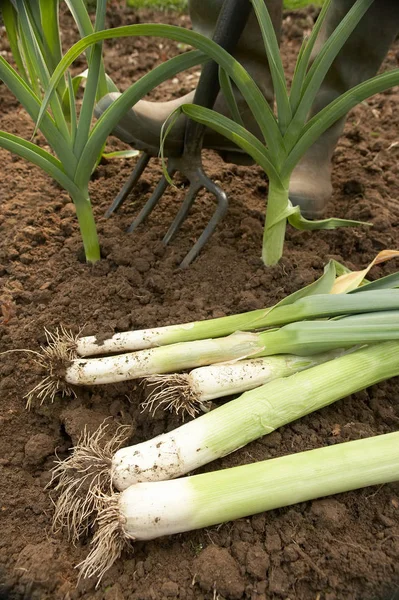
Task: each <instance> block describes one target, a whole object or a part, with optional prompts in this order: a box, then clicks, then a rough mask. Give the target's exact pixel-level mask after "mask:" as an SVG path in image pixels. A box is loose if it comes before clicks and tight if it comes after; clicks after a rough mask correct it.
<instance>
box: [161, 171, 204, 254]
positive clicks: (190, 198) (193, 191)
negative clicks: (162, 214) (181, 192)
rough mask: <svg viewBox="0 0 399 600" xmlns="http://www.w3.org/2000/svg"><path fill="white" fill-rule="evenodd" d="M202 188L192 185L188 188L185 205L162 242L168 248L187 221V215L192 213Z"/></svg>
mask: <svg viewBox="0 0 399 600" xmlns="http://www.w3.org/2000/svg"><path fill="white" fill-rule="evenodd" d="M201 187H202V186H201V185H198V184H196V183H194V184H193V183H192V184H191V185H190V187H189V188H188V192H187V194H186V197H185V198H184V201H183V204H182V205H181V207H180V209H179V212H178V213H177V215H176V217H175V218H174V221H173V223H172V225H171V226H170V227H169V229H168V231H167V232H166V234H165V237H164V238H163V240H162V242H163V243H164V244H165V246H167V245H168V244H169V242H170V241H171V240H172V239H173V238H174V237H175V235H176V233H177V232H178V231H179V229H180V227H181V226H182V224H183V222H184V221H185V220H186V218H187V215H188V213H189V211H190V208H191V206H192V204H193V202H194V200H195V198H196V196H197V194H198V192H199V190H200V189H201Z"/></svg>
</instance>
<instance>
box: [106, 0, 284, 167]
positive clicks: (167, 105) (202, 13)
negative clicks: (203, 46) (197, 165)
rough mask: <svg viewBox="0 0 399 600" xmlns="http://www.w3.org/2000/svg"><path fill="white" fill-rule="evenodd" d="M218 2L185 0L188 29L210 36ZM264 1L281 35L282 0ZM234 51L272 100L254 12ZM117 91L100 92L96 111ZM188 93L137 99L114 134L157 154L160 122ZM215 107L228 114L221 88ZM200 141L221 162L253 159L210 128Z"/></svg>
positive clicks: (171, 147)
mask: <svg viewBox="0 0 399 600" xmlns="http://www.w3.org/2000/svg"><path fill="white" fill-rule="evenodd" d="M222 3H223V0H190V1H189V12H190V17H191V21H192V25H193V29H194V30H195V31H198V32H200V33H202V34H203V35H205V36H207V37H209V38H211V37H212V35H213V31H214V27H215V24H216V21H217V18H218V14H219V11H220V8H221V6H222ZM266 5H267V7H268V10H269V13H270V16H271V19H272V22H273V25H274V28H275V31H276V34H277V36H278V39H280V30H281V18H282V0H266ZM234 55H235V58H236V59H237V60H238V61H239V62H241V63H242V64H243V66H244V67H245V69H246V70H247V71H248V72H249V73H250V74H251V76H252V77H253V79H254V80H255V81H256V82H257V84H258V86H259V87H260V89H261V91H262V93H263V94H264V96H265V97H266V98H267V100H268V101H269V102H270V104H272V103H273V86H272V81H271V77H270V72H269V68H268V63H267V58H266V54H265V50H264V44H263V41H262V36H261V33H260V30H259V27H258V23H257V20H256V16H255V13H254V12H252V13H251V15H250V17H249V20H248V23H247V25H246V27H245V29H244V32H243V34H242V35H241V38H240V40H239V42H238V45H237V48H236V52H235V53H234ZM235 93H236V101H237V105H238V108H239V110H240V113H241V116H242V118H243V121H244V124H245V126H246V128H247V129H249V130H250V131H251V132H252V133H254V134H255V135H257V136H260V131H259V128H258V125H257V123H256V122H255V120H254V119H253V117H252V114H251V113H250V111H249V109H248V107H247V105H246V103H245V101H244V99H243V98H242V96H241V94H240V93H239V91H238V90H237V89H236V88H235ZM118 96H119V94H117V93H112V94H107V96H105V97H104V98H102V99H101V101H100V102H99V103H98V105H97V107H96V116H99V115H101V114H102V113H103V112H104V110H105V109H106V108H107V107H108V106H109V105H110V104H111V103H112V102H113V101H114V100H115V99H116V98H118ZM193 97H194V91H193V92H190V93H189V94H186V95H185V96H182V97H181V98H177V99H174V100H171V101H169V102H148V101H146V100H140V101H139V102H138V103H137V104H135V105H134V107H133V108H131V109H130V111H129V112H128V113H126V115H125V116H124V117H123V118H122V119H121V121H120V122H119V123H118V125H117V127H116V128H115V129H114V131H113V134H114V135H116V136H117V137H118V138H119V139H121V140H122V141H124V142H126V143H128V144H130V145H132V146H134V147H135V148H137V149H138V150H144V151H146V152H148V153H149V154H152V155H153V156H157V155H158V153H159V140H160V133H161V128H162V125H163V123H164V122H165V120H166V119H167V117H168V116H169V115H170V114H171V113H172V112H173V111H174V110H175V109H176V108H178V107H179V106H181V105H182V104H187V103H191V102H192V101H193ZM214 110H216V111H217V112H219V113H221V114H224V115H226V116H229V117H230V116H231V115H230V112H229V110H228V108H227V106H226V103H225V101H224V98H223V95H222V94H221V93H219V95H218V97H217V99H216V102H215V105H214ZM185 122H186V117H185V116H184V115H182V116H181V117H180V118H179V119H178V121H177V122H176V124H175V125H174V127H173V129H172V131H171V132H170V134H169V135H168V137H167V139H166V143H165V148H164V151H165V155H166V156H179V155H180V154H181V153H182V151H183V141H184V130H185ZM203 147H204V148H210V149H214V150H217V151H218V152H219V153H220V154H221V155H222V157H223V158H224V160H225V161H226V162H236V163H238V164H252V163H253V161H252V159H251V158H250V157H249V156H248V155H247V154H245V153H244V152H243V151H242V150H241V148H239V147H237V146H235V145H234V144H233V143H232V142H230V141H229V140H227V139H226V138H224V137H223V136H221V135H220V134H218V133H217V132H215V131H213V130H211V129H208V130H207V132H206V135H205V138H204V145H203Z"/></svg>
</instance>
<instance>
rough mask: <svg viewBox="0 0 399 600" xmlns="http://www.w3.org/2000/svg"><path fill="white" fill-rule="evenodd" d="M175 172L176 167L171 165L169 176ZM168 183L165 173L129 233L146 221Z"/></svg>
mask: <svg viewBox="0 0 399 600" xmlns="http://www.w3.org/2000/svg"><path fill="white" fill-rule="evenodd" d="M175 173H176V169H175V168H174V167H170V166H169V167H168V174H169V177H170V178H172V177H173V175H174V174H175ZM168 185H169V182H168V180H167V179H166V177H165V176H164V175H162V177H161V179H160V181H159V183H158V185H157V187H156V188H155V190H154V191H153V193H152V195H151V196H150V198H149V199H148V200H147V202H146V203H145V204H144V206H143V208H142V209H141V211H140V212H139V214H138V215H137V217H136V218H135V220H134V221H133V223H132V224H131V225H130V227H129V229H128V232H129V233H131V232H132V231H134V230H135V229H137V227H138V226H139V225H141V223H143V221H145V219H146V218H147V217H148V215H149V214H150V213H151V212H152V211H153V210H154V208H155V207H156V205H157V204H158V202H159V200H160V198H161V196H162V195H163V193H164V192H165V190H166V188H167V187H168Z"/></svg>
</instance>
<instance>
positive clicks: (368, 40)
mask: <svg viewBox="0 0 399 600" xmlns="http://www.w3.org/2000/svg"><path fill="white" fill-rule="evenodd" d="M353 4H354V0H333V2H332V5H331V7H330V10H329V12H328V14H327V17H326V20H325V22H324V24H323V26H322V30H321V32H320V35H319V38H318V40H317V42H316V45H315V46H316V47H315V52H314V56H316V54H317V53H318V52H319V50H320V48H321V46H322V45H323V43H324V42H325V40H326V39H327V38H328V37H329V36H330V35H331V33H332V32H333V31H334V29H335V28H336V27H337V25H338V24H339V22H340V21H341V20H342V19H343V17H344V16H345V14H346V13H347V12H348V10H349V9H350V8H351V6H353ZM398 31H399V1H398V0H376V1H375V2H374V3H373V4H372V5H371V7H370V8H369V9H368V11H367V12H366V14H365V15H364V16H363V18H362V20H361V21H360V23H359V24H358V26H357V27H356V29H355V30H354V32H353V33H352V35H351V36H350V38H349V39H348V41H347V42H346V44H345V45H344V47H343V48H342V50H341V52H340V53H339V54H338V56H337V58H336V59H335V61H334V63H333V64H332V66H331V68H330V70H329V72H328V73H327V75H326V78H325V80H324V82H323V84H322V86H321V88H320V90H319V92H318V94H317V96H316V99H315V102H314V104H313V107H312V110H311V113H310V117H312V116H313V115H315V114H316V113H318V112H319V111H320V110H321V109H322V108H324V107H325V106H327V104H329V103H330V102H332V101H333V100H334V99H335V98H336V97H337V96H340V95H341V94H342V93H343V92H345V91H346V90H348V89H350V88H352V87H353V86H355V85H357V84H359V83H361V82H362V81H365V80H366V79H369V78H370V77H373V76H374V75H375V74H376V73H377V71H378V69H379V67H380V66H381V63H382V61H383V60H384V58H385V56H386V54H387V52H388V50H389V47H390V45H391V43H392V42H393V40H394V39H395V36H396V35H397V33H398ZM345 120H346V117H344V118H342V119H340V120H339V121H337V122H336V123H335V124H334V125H332V127H330V128H329V129H328V130H327V131H326V132H325V133H324V134H323V135H321V136H320V138H319V139H318V140H317V142H315V144H314V145H313V146H312V147H311V148H310V149H309V150H308V151H307V153H306V154H305V156H304V157H303V158H302V160H301V161H300V163H299V164H298V166H297V167H296V168H295V170H294V172H293V174H292V176H291V181H290V200H291V202H292V203H293V204H294V205H299V206H300V207H301V211H302V214H303V215H304V216H305V217H308V218H318V217H320V216H322V215H323V212H324V209H325V206H326V203H327V201H328V200H329V199H330V197H331V194H332V185H331V159H332V155H333V152H334V149H335V146H336V144H337V141H338V139H339V137H340V135H341V134H342V131H343V129H344V125H345Z"/></svg>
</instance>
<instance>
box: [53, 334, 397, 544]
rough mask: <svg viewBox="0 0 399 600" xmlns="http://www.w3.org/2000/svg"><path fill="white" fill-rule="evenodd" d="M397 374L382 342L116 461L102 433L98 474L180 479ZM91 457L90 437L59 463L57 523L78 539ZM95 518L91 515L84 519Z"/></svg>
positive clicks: (389, 348)
mask: <svg viewBox="0 0 399 600" xmlns="http://www.w3.org/2000/svg"><path fill="white" fill-rule="evenodd" d="M396 375H399V342H383V343H380V344H374V345H371V346H368V347H363V348H360V349H359V350H356V351H354V352H352V353H349V354H346V355H343V356H340V357H338V358H336V359H334V360H332V361H328V362H326V363H324V364H321V365H317V366H316V367H312V368H311V369H307V370H306V371H302V372H300V373H296V374H295V375H291V376H290V377H286V378H282V379H276V380H275V381H272V382H270V383H267V384H266V385H263V386H261V387H259V388H257V389H255V390H251V391H249V392H246V393H244V394H242V396H240V397H239V398H237V399H236V400H232V401H231V402H228V403H226V404H224V405H223V406H220V407H219V408H216V409H215V410H213V411H211V412H209V413H206V414H204V415H202V416H200V417H199V418H198V419H195V420H194V421H190V422H189V423H186V424H185V425H182V426H181V427H178V428H177V429H175V430H173V431H170V432H169V433H165V434H162V435H159V436H157V437H156V438H154V439H152V440H149V441H146V442H142V443H140V444H136V445H134V446H130V447H126V448H121V449H120V450H118V451H117V452H116V453H115V454H114V455H113V456H111V455H110V454H109V453H107V454H103V460H101V453H100V451H99V436H98V435H96V436H95V451H94V452H93V456H94V459H93V462H92V469H91V473H92V477H93V478H95V475H96V473H98V472H99V471H101V472H102V473H104V472H105V470H106V469H109V480H110V481H112V484H113V485H114V487H116V489H118V490H120V491H122V490H124V489H126V488H127V487H129V486H130V485H133V484H135V483H139V482H145V481H160V480H166V479H173V478H175V477H179V476H181V475H184V474H185V473H188V472H190V471H193V470H194V469H197V468H198V467H200V466H202V465H205V464H207V463H209V462H211V461H213V460H216V459H217V458H220V457H222V456H226V455H227V454H230V453H231V452H234V451H235V450H237V449H238V448H241V447H243V446H245V445H246V444H248V443H249V442H251V441H253V440H255V439H257V438H259V437H261V436H263V435H267V434H268V433H271V432H272V431H274V430H275V429H277V428H278V427H281V426H283V425H286V424H287V423H291V422H292V421H295V420H296V419H299V418H301V417H303V416H304V415H307V414H309V413H311V412H313V411H315V410H319V409H321V408H323V407H325V406H328V405H329V404H332V403H333V402H335V401H337V400H339V399H340V398H344V397H345V396H347V395H349V394H352V393H354V392H356V391H358V390H361V389H364V388H366V387H368V386H370V385H374V384H375V383H378V382H379V381H382V380H384V379H389V378H390V377H394V376H396ZM91 453H92V449H91V442H90V439H86V440H85V442H84V443H79V445H78V447H77V448H76V450H75V451H74V453H73V454H72V455H71V456H70V457H68V458H67V459H66V460H65V461H64V462H62V461H61V462H59V463H58V465H57V467H56V470H55V472H54V477H55V478H57V479H58V480H59V483H58V491H59V492H60V498H59V501H58V503H57V508H56V514H55V522H56V523H57V526H58V527H67V528H68V526H69V524H70V523H71V522H73V523H75V533H76V536H78V535H79V532H80V529H79V523H80V521H81V520H82V518H81V515H80V514H79V510H76V508H75V507H76V494H78V495H79V489H80V487H81V486H79V484H78V483H77V482H79V479H82V471H83V476H84V477H85V478H87V476H88V473H89V472H90V454H91ZM104 481H105V480H103V482H104ZM104 485H105V484H104ZM108 485H109V484H108ZM85 489H86V490H87V487H86V488H85ZM71 490H75V492H74V493H71ZM88 518H89V516H88V514H87V511H86V512H85V514H84V519H85V521H86V520H87V519H88ZM84 529H86V525H85V527H84Z"/></svg>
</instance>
